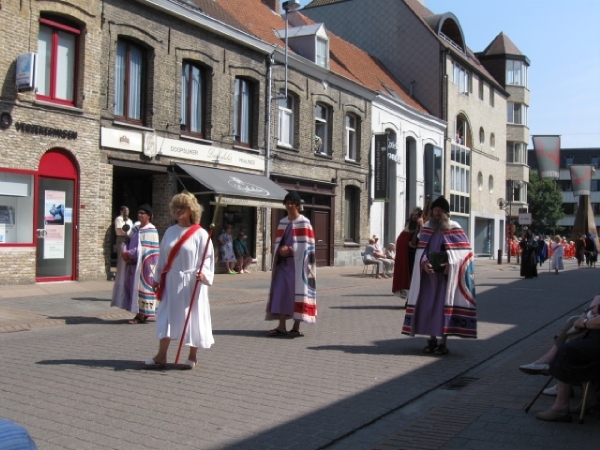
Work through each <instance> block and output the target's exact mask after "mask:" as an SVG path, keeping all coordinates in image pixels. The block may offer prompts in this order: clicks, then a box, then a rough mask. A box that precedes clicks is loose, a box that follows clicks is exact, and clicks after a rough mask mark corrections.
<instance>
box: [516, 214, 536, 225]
mask: <svg viewBox="0 0 600 450" xmlns="http://www.w3.org/2000/svg"><path fill="white" fill-rule="evenodd" d="M532 223H533V216H532V214H531V213H519V225H531V224H532Z"/></svg>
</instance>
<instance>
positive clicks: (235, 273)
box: [229, 270, 237, 275]
mask: <svg viewBox="0 0 600 450" xmlns="http://www.w3.org/2000/svg"><path fill="white" fill-rule="evenodd" d="M229 273H230V274H231V275H237V272H236V271H235V270H230V271H229Z"/></svg>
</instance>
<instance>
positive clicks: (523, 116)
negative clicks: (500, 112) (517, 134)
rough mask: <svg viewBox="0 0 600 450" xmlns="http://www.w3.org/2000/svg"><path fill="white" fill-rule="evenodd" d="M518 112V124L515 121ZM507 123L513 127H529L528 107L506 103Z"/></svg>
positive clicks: (521, 104)
mask: <svg viewBox="0 0 600 450" xmlns="http://www.w3.org/2000/svg"><path fill="white" fill-rule="evenodd" d="M517 106H518V108H517ZM517 110H518V118H519V121H518V122H516V121H515V120H516V116H517V114H516V111H517ZM506 122H507V123H509V124H511V125H523V126H527V105H525V104H524V103H518V102H506Z"/></svg>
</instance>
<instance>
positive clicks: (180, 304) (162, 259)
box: [155, 225, 215, 348]
mask: <svg viewBox="0 0 600 450" xmlns="http://www.w3.org/2000/svg"><path fill="white" fill-rule="evenodd" d="M186 231H187V228H183V227H180V226H179V225H173V226H172V227H170V228H169V229H168V230H167V231H166V232H165V235H164V236H163V238H162V240H161V242H160V256H159V258H158V265H157V266H156V272H155V276H156V278H158V277H159V276H160V274H161V273H162V271H163V268H164V267H165V266H166V264H167V260H168V256H169V252H170V251H171V249H172V248H173V246H174V245H175V244H176V243H177V241H178V240H179V238H180V237H181V236H182V235H183V234H184V233H185V232H186ZM207 240H208V233H207V232H206V231H205V230H204V229H200V230H198V231H196V232H195V233H194V234H193V235H192V236H191V237H190V238H189V239H188V240H187V241H186V242H185V243H184V244H183V246H182V247H181V248H180V249H179V253H178V254H177V256H176V257H175V260H174V261H173V265H172V266H171V270H170V271H169V273H168V274H167V276H166V286H165V289H164V292H163V295H162V299H161V302H160V305H159V307H158V311H157V313H156V337H157V338H158V339H164V338H170V339H179V338H180V337H181V333H182V332H183V326H184V323H185V318H186V316H187V312H188V309H189V305H190V299H191V297H192V293H193V291H194V286H195V284H196V273H197V272H198V270H199V267H200V260H201V259H202V254H203V252H204V246H205V245H206V242H207ZM214 264H215V260H214V249H213V245H212V242H210V241H209V245H208V250H207V252H206V259H205V260H204V265H203V267H202V273H203V274H204V276H205V277H206V284H203V283H201V282H198V289H197V291H196V299H195V301H194V306H193V308H192V314H191V316H190V322H189V324H188V328H187V330H186V334H185V337H184V339H183V343H184V345H187V346H192V347H198V348H210V346H211V345H212V344H214V342H215V340H214V339H213V335H212V325H211V320H210V306H209V303H208V286H212V283H213V279H214Z"/></svg>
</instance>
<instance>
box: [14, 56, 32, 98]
mask: <svg viewBox="0 0 600 450" xmlns="http://www.w3.org/2000/svg"><path fill="white" fill-rule="evenodd" d="M36 74H37V54H36V53H23V54H22V55H19V56H17V71H16V80H15V82H16V86H17V91H31V90H33V89H35V79H36Z"/></svg>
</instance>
